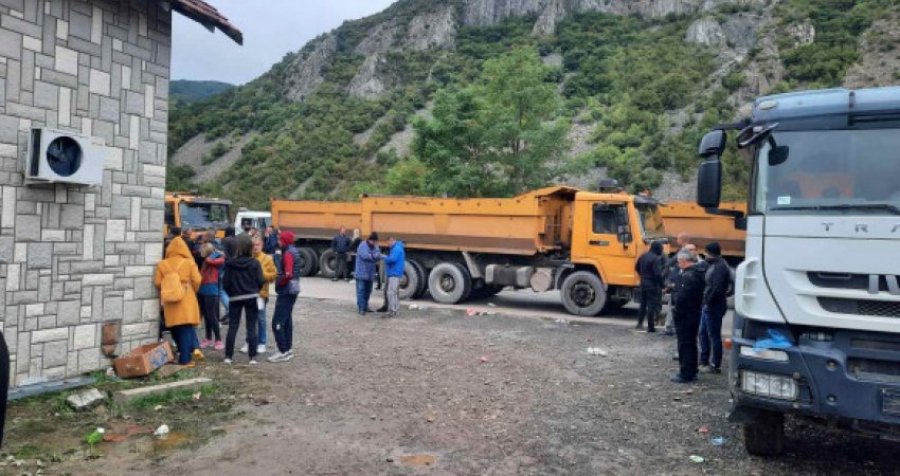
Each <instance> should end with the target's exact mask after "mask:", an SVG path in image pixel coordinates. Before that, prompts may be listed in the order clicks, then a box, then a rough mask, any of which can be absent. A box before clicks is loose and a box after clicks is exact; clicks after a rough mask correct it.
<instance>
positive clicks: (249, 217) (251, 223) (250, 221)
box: [234, 208, 272, 235]
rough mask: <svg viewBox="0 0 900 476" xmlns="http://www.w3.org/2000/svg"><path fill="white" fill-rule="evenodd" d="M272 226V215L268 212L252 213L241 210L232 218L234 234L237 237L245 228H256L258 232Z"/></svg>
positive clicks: (244, 209)
mask: <svg viewBox="0 0 900 476" xmlns="http://www.w3.org/2000/svg"><path fill="white" fill-rule="evenodd" d="M271 224H272V214H271V213H269V212H254V211H250V210H247V209H246V208H241V209H240V210H238V212H237V215H236V216H235V218H234V232H235V234H237V235H240V234H241V233H244V229H245V228H256V229H258V230H259V231H260V232H263V231H265V230H266V227H268V226H270V225H271Z"/></svg>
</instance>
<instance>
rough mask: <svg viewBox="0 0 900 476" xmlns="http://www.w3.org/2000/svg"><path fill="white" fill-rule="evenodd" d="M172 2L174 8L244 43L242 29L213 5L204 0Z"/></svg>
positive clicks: (177, 0)
mask: <svg viewBox="0 0 900 476" xmlns="http://www.w3.org/2000/svg"><path fill="white" fill-rule="evenodd" d="M170 4H171V5H172V9H173V10H175V11H176V12H178V13H180V14H182V15H184V16H186V17H188V18H190V19H191V20H194V21H196V22H198V23H200V24H201V25H203V26H205V27H206V28H207V29H208V30H209V31H215V29H216V28H218V29H219V30H220V31H221V32H222V33H225V34H226V35H228V37H229V38H231V39H232V40H234V41H235V42H237V44H239V45H243V44H244V34H243V33H241V30H238V29H237V27H236V26H234V25H232V24H231V22H229V21H228V19H227V18H225V17H224V16H223V15H222V14H221V13H219V11H218V10H216V9H215V7H213V6H212V5H210V4H208V3H206V2H204V1H202V0H170Z"/></svg>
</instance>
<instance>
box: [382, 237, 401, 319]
mask: <svg viewBox="0 0 900 476" xmlns="http://www.w3.org/2000/svg"><path fill="white" fill-rule="evenodd" d="M388 249H389V250H390V251H389V252H388V255H387V256H386V257H385V258H384V265H385V267H386V271H385V274H387V301H388V308H387V311H388V316H389V317H397V313H398V312H399V311H400V280H401V279H403V268H404V267H405V266H406V249H405V248H404V246H403V242H402V241H398V240H397V239H396V238H394V237H393V236H391V237H389V238H388Z"/></svg>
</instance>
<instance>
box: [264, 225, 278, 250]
mask: <svg viewBox="0 0 900 476" xmlns="http://www.w3.org/2000/svg"><path fill="white" fill-rule="evenodd" d="M277 250H278V233H276V232H275V229H274V228H272V227H271V226H267V227H266V233H265V235H264V236H263V253H265V254H267V255H274V254H275V252H276V251H277Z"/></svg>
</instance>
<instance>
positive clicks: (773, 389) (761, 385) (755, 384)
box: [741, 370, 800, 400]
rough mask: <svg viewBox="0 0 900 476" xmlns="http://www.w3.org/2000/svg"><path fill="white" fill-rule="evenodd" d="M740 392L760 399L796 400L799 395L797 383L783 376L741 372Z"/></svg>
mask: <svg viewBox="0 0 900 476" xmlns="http://www.w3.org/2000/svg"><path fill="white" fill-rule="evenodd" d="M741 390H742V391H743V392H744V393H749V394H751V395H759V396H760V397H768V398H777V399H779V400H796V399H797V397H799V395H800V389H799V388H798V387H797V382H795V381H794V379H792V378H791V377H788V376H785V375H775V374H766V373H761V372H750V371H747V370H742V371H741Z"/></svg>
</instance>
